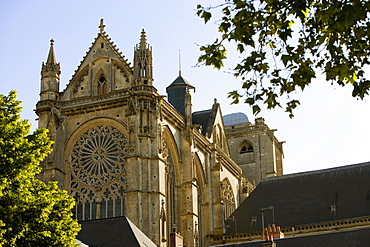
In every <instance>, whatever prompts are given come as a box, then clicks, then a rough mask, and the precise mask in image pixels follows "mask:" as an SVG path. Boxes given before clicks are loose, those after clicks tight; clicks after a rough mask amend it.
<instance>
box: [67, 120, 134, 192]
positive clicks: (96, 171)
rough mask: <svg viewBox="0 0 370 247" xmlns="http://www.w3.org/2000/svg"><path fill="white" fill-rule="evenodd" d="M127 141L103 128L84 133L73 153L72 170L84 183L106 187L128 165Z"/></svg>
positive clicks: (119, 132) (102, 126) (114, 131)
mask: <svg viewBox="0 0 370 247" xmlns="http://www.w3.org/2000/svg"><path fill="white" fill-rule="evenodd" d="M126 143H127V142H126V137H125V135H124V134H123V133H122V132H121V131H119V130H118V129H117V128H115V127H112V126H106V125H100V126H96V127H94V128H92V129H90V130H87V131H86V132H84V133H83V134H82V135H81V136H80V138H79V139H78V140H77V141H76V143H75V144H74V147H73V149H72V160H71V161H72V162H71V170H72V172H73V174H74V175H75V177H76V178H77V179H78V180H80V181H81V182H82V183H84V184H86V185H90V186H102V185H105V184H108V183H110V182H111V181H113V180H114V179H116V178H117V177H118V176H120V174H121V173H122V172H123V169H124V165H125V153H126Z"/></svg>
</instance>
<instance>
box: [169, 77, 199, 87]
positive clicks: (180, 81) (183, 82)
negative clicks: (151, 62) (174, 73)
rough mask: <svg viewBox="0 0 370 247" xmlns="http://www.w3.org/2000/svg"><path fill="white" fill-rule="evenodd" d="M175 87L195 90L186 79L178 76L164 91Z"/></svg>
mask: <svg viewBox="0 0 370 247" xmlns="http://www.w3.org/2000/svg"><path fill="white" fill-rule="evenodd" d="M176 86H188V87H189V88H192V89H195V87H194V86H192V85H191V84H190V83H189V82H188V81H187V80H186V79H184V78H183V77H182V76H181V74H179V76H178V77H177V78H176V79H175V80H174V81H173V82H172V83H171V84H170V85H169V86H168V87H167V88H166V90H167V89H169V88H171V87H176Z"/></svg>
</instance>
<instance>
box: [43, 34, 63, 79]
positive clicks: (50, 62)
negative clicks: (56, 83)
mask: <svg viewBox="0 0 370 247" xmlns="http://www.w3.org/2000/svg"><path fill="white" fill-rule="evenodd" d="M50 72H54V73H55V75H54V76H56V77H58V79H59V75H60V64H59V63H57V62H56V58H55V53H54V40H53V39H51V40H50V49H49V54H48V58H47V60H46V64H44V63H42V71H41V76H42V77H43V76H49V75H45V73H50Z"/></svg>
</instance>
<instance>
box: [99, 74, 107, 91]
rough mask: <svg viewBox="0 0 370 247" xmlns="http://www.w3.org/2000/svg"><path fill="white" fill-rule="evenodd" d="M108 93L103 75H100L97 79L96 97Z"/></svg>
mask: <svg viewBox="0 0 370 247" xmlns="http://www.w3.org/2000/svg"><path fill="white" fill-rule="evenodd" d="M107 92H108V83H107V80H106V78H105V75H104V74H101V75H100V76H99V79H98V95H101V94H106V93H107Z"/></svg>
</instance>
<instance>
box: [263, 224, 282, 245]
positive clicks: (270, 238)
mask: <svg viewBox="0 0 370 247" xmlns="http://www.w3.org/2000/svg"><path fill="white" fill-rule="evenodd" d="M279 238H284V233H282V232H281V229H280V226H275V224H272V226H270V225H269V226H268V227H265V228H264V229H263V235H262V240H263V241H264V243H263V246H264V247H275V246H276V244H275V242H274V239H279Z"/></svg>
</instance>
